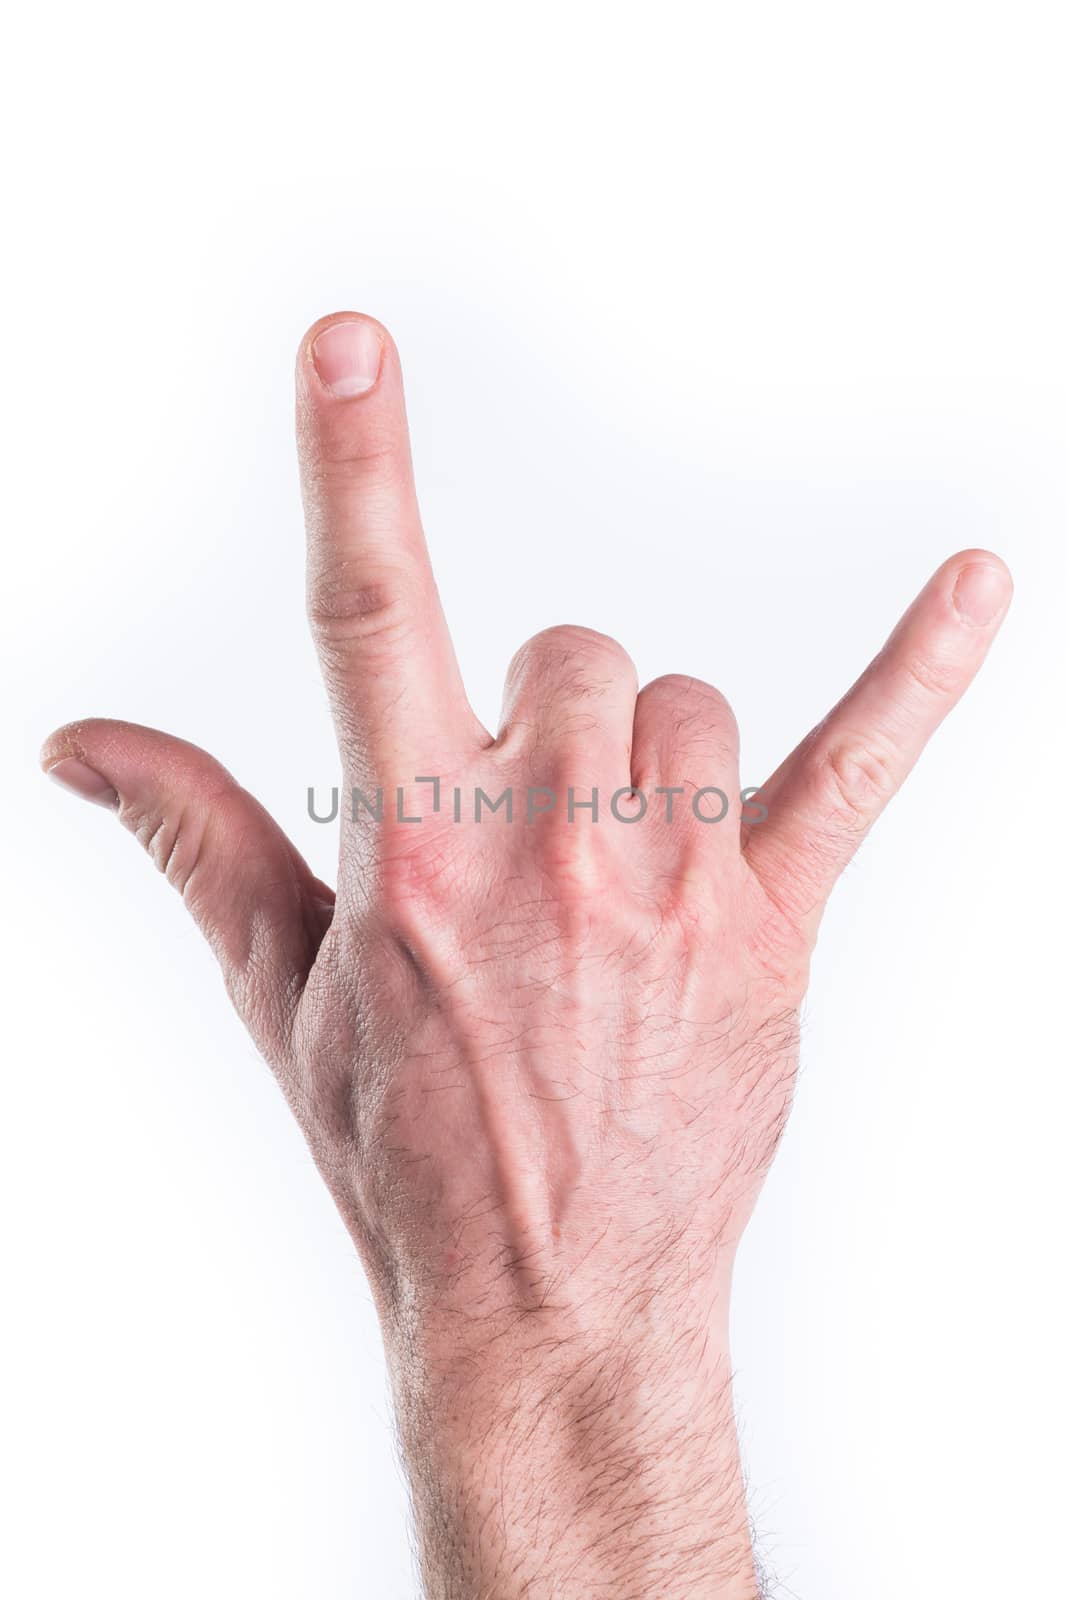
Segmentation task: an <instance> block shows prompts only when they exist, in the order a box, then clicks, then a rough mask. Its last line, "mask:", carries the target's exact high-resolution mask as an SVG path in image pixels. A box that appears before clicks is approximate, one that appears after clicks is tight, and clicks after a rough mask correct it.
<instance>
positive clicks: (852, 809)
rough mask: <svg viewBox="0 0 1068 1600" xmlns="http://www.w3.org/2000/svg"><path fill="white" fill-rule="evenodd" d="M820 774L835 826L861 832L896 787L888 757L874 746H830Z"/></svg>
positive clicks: (855, 744)
mask: <svg viewBox="0 0 1068 1600" xmlns="http://www.w3.org/2000/svg"><path fill="white" fill-rule="evenodd" d="M820 772H821V775H822V778H823V784H824V786H825V788H826V791H827V799H828V802H829V810H830V811H831V812H833V814H834V817H835V820H836V822H837V823H839V824H841V823H842V822H845V823H847V824H852V825H853V826H856V827H858V828H866V827H867V826H868V824H869V823H870V822H871V820H872V818H873V817H874V816H875V815H876V814H877V812H879V811H880V810H881V809H882V807H883V806H884V805H885V804H886V802H887V801H888V800H889V799H890V797H891V795H892V794H893V793H894V790H895V789H896V787H897V784H896V781H895V777H894V766H893V762H892V759H891V757H890V755H889V753H888V752H887V751H885V750H882V749H880V748H879V747H878V746H877V745H876V744H874V743H869V744H862V743H860V742H858V741H850V742H849V743H845V744H835V745H832V746H830V748H829V749H828V750H827V752H826V754H825V755H824V758H823V761H822V763H821V765H820Z"/></svg>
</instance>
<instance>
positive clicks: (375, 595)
mask: <svg viewBox="0 0 1068 1600" xmlns="http://www.w3.org/2000/svg"><path fill="white" fill-rule="evenodd" d="M353 565H354V564H350V563H341V564H339V565H329V566H325V567H323V568H321V569H320V570H318V571H313V572H311V573H310V574H309V577H308V597H307V598H308V620H309V622H310V624H311V627H312V631H313V633H314V634H315V636H316V638H317V639H318V640H319V641H320V642H321V643H323V644H326V645H331V644H346V643H349V642H350V641H352V640H378V641H382V640H386V641H389V640H391V639H395V638H397V637H403V636H404V635H405V634H406V633H407V631H408V626H409V612H408V608H407V606H406V605H405V603H404V591H403V585H402V583H401V582H400V580H399V578H397V577H394V576H393V575H392V574H378V575H375V576H371V575H369V574H367V573H365V572H363V573H358V572H356V571H355V570H353Z"/></svg>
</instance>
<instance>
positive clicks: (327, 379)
mask: <svg viewBox="0 0 1068 1600" xmlns="http://www.w3.org/2000/svg"><path fill="white" fill-rule="evenodd" d="M311 353H312V360H313V362H314V363H315V370H316V372H317V373H318V375H319V381H320V383H321V384H322V385H323V387H324V388H326V389H329V391H330V393H331V394H334V395H337V396H338V398H339V399H342V400H348V399H352V398H353V397H354V396H355V395H360V394H366V393H367V391H368V390H369V389H373V388H374V386H375V384H376V383H377V382H378V373H379V369H380V368H381V365H382V340H381V338H380V337H379V334H378V330H377V329H376V328H375V327H374V325H373V324H372V323H370V322H355V321H353V322H334V323H332V324H331V325H330V327H329V328H324V329H323V331H322V333H321V334H319V336H318V338H317V339H316V340H315V342H314V343H313V345H312V348H311Z"/></svg>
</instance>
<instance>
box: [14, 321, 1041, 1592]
mask: <svg viewBox="0 0 1068 1600" xmlns="http://www.w3.org/2000/svg"><path fill="white" fill-rule="evenodd" d="M297 431H298V438H299V444H300V457H301V470H302V476H303V484H304V496H305V505H306V512H307V526H308V544H309V555H308V605H309V613H310V617H311V623H312V627H313V629H314V633H315V637H316V640H317V642H318V647H319V653H320V657H321V660H322V666H323V671H324V674H325V677H326V682H327V685H328V688H329V691H330V696H331V700H332V704H333V708H334V715H335V721H336V726H337V733H338V742H339V746H340V752H341V760H342V765H343V769H344V784H343V787H342V789H341V795H342V799H341V824H342V826H341V854H340V863H339V870H338V889H337V897H336V902H335V899H334V896H333V894H332V893H331V891H330V890H329V889H328V888H326V886H325V885H323V884H322V883H320V882H318V881H317V880H316V879H315V878H314V877H313V876H312V874H311V873H310V872H309V870H308V868H307V867H306V866H305V864H304V862H303V861H302V860H301V858H300V856H299V854H298V853H297V851H296V850H295V849H294V848H293V846H292V845H291V844H290V843H289V842H288V841H287V840H286V838H285V837H284V836H283V835H282V833H281V832H280V830H279V829H278V828H277V827H276V826H275V824H274V823H273V822H272V821H271V819H270V818H269V817H268V816H267V814H266V813H265V812H264V811H263V810H262V808H261V807H260V806H259V805H258V804H257V803H256V802H255V801H254V800H253V799H252V798H251V797H250V796H249V795H248V794H247V793H246V792H245V791H244V790H242V789H241V788H240V787H239V786H238V785H237V784H236V783H235V782H234V780H233V779H232V778H231V777H230V776H229V774H228V773H226V772H225V771H224V770H223V768H222V767H220V766H219V765H218V764H217V763H216V762H215V761H213V760H212V759H211V758H210V757H209V756H207V755H205V754H204V753H203V752H202V751H200V750H197V749H194V748H193V747H192V746H190V745H186V744H183V743H182V742H181V741H179V740H177V739H174V738H171V737H170V736H168V735H165V734H161V733H155V732H152V731H150V730H149V729H145V728H139V727H134V726H131V725H129V724H125V723H116V722H102V721H89V722H79V723H72V724H70V725H69V726H68V727H66V728H63V729H61V730H60V731H59V732H58V733H56V734H54V735H53V736H52V737H51V739H49V740H48V742H47V744H46V746H45V749H44V752H43V762H44V765H45V767H46V768H47V770H48V771H49V772H50V773H51V775H52V776H53V777H56V778H58V779H60V780H61V781H63V782H65V783H67V784H68V785H69V786H71V787H73V788H75V789H77V790H79V791H80V792H82V793H83V794H86V795H89V796H90V797H91V798H95V799H100V800H102V801H103V802H104V803H106V804H110V805H112V806H114V807H115V808H117V809H118V812H119V815H120V817H121V819H122V821H123V822H124V823H125V824H126V826H127V827H128V828H130V830H131V831H132V832H133V833H135V834H136V835H137V836H138V838H140V839H141V841H142V843H143V844H144V845H145V846H146V848H147V849H148V850H149V852H150V854H151V855H152V856H153V858H154V859H155V861H156V863H157V865H159V866H160V867H161V868H162V869H163V870H164V871H165V872H166V874H167V876H168V878H169V879H170V880H171V882H173V883H174V884H175V885H176V886H177V887H178V889H179V890H180V891H181V893H182V895H183V897H184V899H185V901H186V903H187V904H188V906H189V908H190V910H191V911H192V913H193V915H194V916H195V917H196V919H197V921H198V922H199V924H200V926H201V927H202V929H203V930H204V933H205V934H206V936H207V938H208V939H209V940H210V941H211V944H212V946H213V947H214V949H215V951H216V953H217V955H218V957H219V960H220V962H221V964H222V967H223V971H224V973H225V975H226V980H227V983H228V985H229V989H230V992H231V994H232V996H233V999H234V1003H235V1005H236V1006H237V1008H238V1010H239V1011H240V1013H241V1015H242V1017H243V1018H244V1020H245V1022H246V1023H247V1025H248V1028H249V1030H250V1032H251V1033H252V1035H253V1037H254V1038H255V1040H256V1042H257V1043H258V1045H259V1046H260V1048H261V1049H262V1051H263V1053H264V1055H265V1056H266V1057H267V1059H268V1060H269V1061H270V1063H271V1065H272V1067H273V1068H274V1070H275V1072H276V1073H277V1075H278V1078H279V1081H280V1083H281V1085H282V1087H283V1089H284V1091H285V1093H286V1095H287V1097H288V1099H289V1102H290V1104H291V1106H292V1108H293V1110H294V1113H295V1114H296V1116H297V1118H298V1120H299V1121H300V1124H301V1127H302V1128H303V1130H304V1133H305V1135H306V1136H307V1139H308V1143H309V1145H310V1147H311V1149H312V1152H313V1154H314V1156H315V1159H316V1161H317V1163H318V1165H319V1168H320V1170H321V1171H322V1173H323V1176H324V1177H325V1179H326V1181H327V1183H328V1184H329V1186H330V1189H331V1192H332V1194H333V1195H334V1198H335V1200H336V1201H337V1204H338V1206H339V1208H340V1210H341V1213H342V1216H343V1217H344V1219H345V1221H346V1223H347V1225H348V1227H349V1228H350V1230H351V1232H352V1235H353V1237H354V1239H355V1240H356V1243H357V1245H358V1247H359V1249H360V1252H361V1255H362V1258H363V1261H364V1263H365V1265H366V1268H367V1271H368V1275H369V1278H370V1281H371V1284H372V1286H373V1290H374V1293H375V1296H376V1301H377V1305H378V1308H379V1312H380V1316H381V1320H382V1327H383V1332H384V1337H385V1342H386V1350H387V1354H388V1359H389V1363H390V1368H391V1372H392V1376H393V1382H394V1389H395V1394H396V1401H397V1414H398V1421H399V1428H400V1434H401V1439H402V1444H403V1449H404V1453H405V1458H406V1461H407V1465H408V1470H409V1473H410V1476H411V1480H412V1489H413V1497H414V1504H415V1512H416V1520H417V1525H418V1534H419V1541H420V1549H421V1554H422V1562H423V1568H424V1574H425V1580H426V1585H427V1590H428V1593H429V1594H430V1595H432V1596H434V1597H442V1600H444V1597H449V1600H461V1597H463V1600H475V1597H478V1600H490V1597H493V1600H518V1597H520V1596H523V1597H524V1600H549V1597H550V1596H551V1597H553V1600H590V1597H591V1596H593V1595H604V1596H605V1597H606V1600H607V1597H611V1600H629V1597H634V1600H638V1597H642V1600H647V1597H656V1600H669V1597H674V1596H680V1597H686V1600H695V1597H697V1596H700V1597H702V1600H712V1597H715V1600H720V1597H724V1600H726V1597H730V1600H735V1597H751V1596H754V1595H755V1594H756V1593H757V1589H758V1585H757V1579H756V1574H755V1570H754V1562H753V1556H752V1551H751V1545H750V1538H749V1531H748V1522H747V1516H746V1509H745V1503H744V1497H743V1486H742V1479H741V1474H740V1470H739V1464H738V1456H737V1448H736V1443H735V1434H734V1423H733V1416H732V1408H731V1397H730V1367H729V1358H728V1349H727V1321H728V1318H727V1310H728V1297H729V1289H730V1277H731V1265H732V1261H733V1258H734V1253H735V1249H736V1247H737V1243H738V1239H739V1237H740V1235H741V1232H742V1229H743V1227H744V1226H745V1223H746V1220H747V1218H748V1217H749V1214H750V1212H751V1210H752V1207H753V1203H754V1200H755V1198H756V1195H757V1191H758V1189H759V1187H760V1184H761V1181H762V1179H763V1177H764V1174H765V1172H766V1170H767V1167H768V1163H769V1162H770V1160H771V1157H772V1154H773V1152H774V1150H775V1146H776V1142H777V1140H778V1138H779V1135H780V1133H781V1131H782V1127H783V1124H784V1121H785V1118H786V1115H787V1111H788V1108H789V1103H790V1095H791V1087H792V1083H793V1077H794V1071H795V1065H796V1058H797V1022H796V1018H797V1008H798V1004H799V1002H800V999H801V996H802V994H803V991H804V988H805V984H806V977H807V970H808V960H809V955H810V952H811V949H812V945H813V942H814V940H815V936H816V930H817V926H818V923H819V919H820V915H821V912H822V908H823V905H824V903H825V900H826V897H827V894H828V892H829V891H830V889H831V887H832V885H833V883H834V881H835V879H836V877H837V876H838V874H839V872H840V871H841V870H842V868H843V866H844V865H845V863H846V862H847V861H848V860H849V858H850V856H851V855H852V854H853V852H854V851H855V850H856V848H857V846H858V844H859V842H860V840H861V839H862V838H863V836H864V834H865V833H866V832H867V830H868V828H869V827H870V826H871V824H872V822H873V821H874V819H875V817H876V816H877V815H878V813H879V812H880V811H881V810H882V808H883V806H884V805H885V804H886V802H887V800H888V799H889V798H890V796H891V795H892V794H893V793H894V792H895V790H896V789H897V788H898V786H899V785H900V783H901V782H902V781H903V779H904V778H905V776H906V774H907V773H908V771H909V769H910V768H911V766H912V765H913V763H914V761H915V760H916V758H917V756H918V755H919V753H920V751H921V749H922V748H923V745H924V743H925V741H926V740H927V738H928V737H929V735H930V734H931V733H932V732H933V731H934V729H935V727H936V726H937V725H938V723H939V722H940V721H941V719H942V718H943V716H944V715H945V714H946V712H947V711H948V710H949V709H950V707H951V706H952V705H953V704H954V703H955V702H956V700H957V699H958V698H959V697H960V695H961V694H962V693H963V691H964V689H965V688H966V687H967V685H968V683H969V682H970V681H971V679H972V677H973V676H974V675H975V673H976V671H977V670H978V668H979V665H980V663H981V662H982V659H983V657H984V655H985V654H986V651H987V648H988V646H989V645H990V642H991V639H992V638H993V635H994V633H995V631H996V629H997V626H998V624H999V622H1000V621H1001V618H1002V616H1003V614H1004V612H1005V609H1006V607H1007V605H1008V603H1009V598H1010V593H1011V583H1010V579H1009V575H1008V573H1007V571H1006V570H1005V568H1004V566H1003V565H1002V564H1001V563H1000V562H999V561H998V559H997V558H996V557H994V556H992V555H989V554H987V553H986V552H985V551H978V550H973V551H967V552H965V553H964V554H962V555H958V556H955V557H953V558H952V559H951V560H950V561H948V562H946V564H945V565H944V566H943V567H942V568H941V569H940V570H939V571H938V572H937V573H936V574H935V576H934V577H933V578H932V579H931V581H930V583H929V584H928V585H927V587H926V588H925V589H924V590H923V592H922V593H921V595H920V596H919V598H918V599H917V600H916V601H915V603H914V604H913V606H912V607H911V609H910V610H909V612H908V613H907V614H906V616H905V617H904V619H903V620H902V621H901V623H900V624H899V625H898V627H897V629H896V631H895V632H894V634H893V635H892V637H891V639H890V640H889V642H888V643H887V644H886V646H885V647H884V649H883V650H882V651H881V652H880V654H879V655H878V656H877V657H876V659H875V661H874V662H873V663H872V665H871V666H870V667H869V668H868V670H867V671H866V672H865V674H864V675H863V677H862V678H861V679H860V681H859V682H858V683H857V684H856V685H855V686H854V688H853V689H852V690H850V692H849V693H848V694H847V695H846V697H845V698H844V699H843V700H842V701H841V702H840V704H839V705H838V706H837V707H836V708H835V709H834V710H833V711H832V712H831V713H830V715H829V716H828V717H827V718H826V719H825V720H824V721H823V722H822V723H820V725H819V726H818V727H817V728H816V729H815V730H814V731H813V732H812V733H811V734H810V735H809V736H808V738H807V739H805V740H804V741H803V743H802V744H801V745H800V746H799V747H798V748H797V749H796V750H795V751H794V753H793V754H792V755H791V756H789V757H788V758H787V759H786V761H785V762H784V763H783V764H782V766H780V768H779V769H778V771H777V772H776V773H775V774H774V775H773V776H772V777H771V778H770V779H769V781H768V782H767V783H766V784H765V786H764V787H763V789H762V790H761V791H760V793H759V797H758V800H757V802H756V803H755V804H751V805H749V806H747V807H745V808H744V810H743V806H742V804H741V802H740V798H739V790H740V785H739V776H738V771H737V733H736V729H735V725H734V720H733V717H732V715H731V712H730V709H729V707H728V706H727V704H726V702H725V701H724V700H723V698H722V696H721V695H720V694H718V693H717V691H716V690H715V689H712V688H710V687H709V686H708V685H707V684H704V683H700V682H697V681H695V680H694V679H690V678H681V677H679V678H674V677H669V678H661V679H658V680H657V681H656V682H655V683H651V684H648V685H646V687H645V688H643V689H642V690H641V691H640V692H639V691H638V685H637V681H636V678H635V673H634V668H633V666H632V664H631V662H630V660H629V659H628V657H627V655H626V653H625V652H624V651H623V650H622V648H621V647H620V646H619V645H618V644H616V643H615V642H614V641H613V640H611V639H608V638H605V637H604V636H602V635H600V634H596V633H592V632H590V631H589V630H587V629H584V628H576V627H556V628H551V629H549V630H548V631H547V632H545V633H543V634H539V635H538V636H537V637H536V638H534V639H532V640H531V641H530V642H529V643H528V644H526V645H524V646H523V648H522V649H521V650H520V652H519V654H518V655H517V656H516V657H515V660H514V661H513V663H512V666H511V669H510V670H509V673H508V680H507V686H506V691H505V701H504V713H503V718H502V722H501V727H500V731H499V732H498V734H497V735H496V737H494V736H493V735H491V734H490V733H488V732H487V731H486V730H485V729H484V728H483V727H482V726H481V724H480V723H479V722H478V720H477V719H476V717H475V715H474V713H473V712H472V710H471V708H470V706H469V705H468V702H467V699H466V697H465V694H464V689H463V685H462V683H461V681H460V675H459V672H458V670H457V665H456V660H455V657H454V655H453V650H452V645H451V643H450V640H449V635H448V631H447V629H446V625H445V619H444V617H443V615H442V613H441V609H440V606H439V603H438V598H437V593H436V590H435V587H434V580H433V577H432V575H431V571H430V565H429V562H428V559H427V554H426V549H425V546H424V543H423V534H422V530H421V528H420V523H419V513H418V510H417V507H416V499H415V490H414V486H413V481H412V471H411V462H410V456H409V448H408V439H407V429H406V424H405V417H404V402H403V395H402V390H401V377H400V368H399V364H398V360H397V354H396V351H395V349H394V347H393V344H392V342H391V341H390V339H389V336H388V335H387V334H386V332H385V331H384V329H382V328H381V327H380V326H379V325H378V324H377V323H376V322H374V321H372V320H371V319H369V318H366V317H358V316H352V315H340V316H336V317H331V318H327V319H325V320H324V321H323V322H321V323H318V324H317V325H316V326H315V327H314V328H312V330H311V331H310V332H309V334H308V335H307V337H306V339H305V340H304V342H303V344H302V345H301V349H300V354H299V358H298V365H297ZM418 780H422V781H418ZM430 780H436V782H435V781H430ZM353 789H356V790H358V791H360V793H361V794H362V795H363V796H364V797H365V800H366V802H367V803H366V804H362V803H360V801H359V799H357V809H358V812H359V815H358V817H357V819H356V820H355V821H353V820H352V817H351V811H350V798H351V793H352V790H353ZM379 789H381V790H382V796H383V799H382V807H381V812H382V815H381V820H376V819H375V818H374V817H372V816H371V815H370V811H371V809H373V808H374V807H375V806H376V803H377V791H378V790H379ZM398 790H400V791H401V794H400V796H399V801H400V804H399V805H398V793H397V792H398ZM509 790H510V791H511V795H512V811H511V818H509V815H508V811H507V808H506V805H505V804H504V803H503V802H501V803H499V804H498V805H497V809H496V810H493V809H491V807H490V803H491V802H493V803H497V802H499V801H500V797H501V796H502V795H503V794H504V793H505V792H506V791H509ZM631 790H633V791H635V792H634V793H631V792H630V791H631ZM477 791H481V792H482V795H483V797H484V798H483V799H482V800H480V801H478V806H479V810H480V813H481V815H480V817H479V818H478V820H476V815H475V807H476V799H477ZM594 791H596V792H597V805H598V811H597V819H596V821H595V820H594V813H593V811H592V810H591V809H590V804H591V802H592V800H593V797H594ZM701 791H704V793H701ZM457 793H458V794H459V801H458V802H457V800H456V795H457ZM720 795H722V800H721V798H720ZM550 796H551V797H552V803H551V804H550V798H549V797H550ZM724 801H725V802H726V805H725V808H724ZM435 802H436V804H435ZM457 807H458V810H459V819H458V820H457ZM720 813H723V814H722V816H721V820H719V821H713V820H711V819H713V818H715V817H716V816H717V814H720ZM414 816H421V817H422V820H421V821H420V822H418V823H413V822H409V821H402V820H400V818H401V817H414Z"/></svg>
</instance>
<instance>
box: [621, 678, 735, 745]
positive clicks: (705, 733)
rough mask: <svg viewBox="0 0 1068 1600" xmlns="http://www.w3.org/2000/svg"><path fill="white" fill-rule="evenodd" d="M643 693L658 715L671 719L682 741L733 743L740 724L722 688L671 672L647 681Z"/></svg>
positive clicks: (673, 728) (676, 733) (642, 695)
mask: <svg viewBox="0 0 1068 1600" xmlns="http://www.w3.org/2000/svg"><path fill="white" fill-rule="evenodd" d="M641 697H642V699H643V700H645V701H646V702H647V703H648V704H650V705H651V706H652V707H653V708H654V709H655V711H656V713H657V715H658V717H663V718H665V719H666V720H670V722H671V724H672V732H673V733H674V735H675V736H676V738H677V739H678V740H679V741H680V742H683V743H686V744H690V743H692V742H696V743H700V744H709V743H711V744H714V745H715V746H716V747H717V748H722V747H724V746H729V745H732V744H734V742H735V741H736V740H737V738H738V724H737V721H736V719H735V716H734V712H733V710H732V709H731V706H730V703H729V702H728V700H727V699H726V697H725V696H724V695H722V694H721V693H720V691H719V690H718V689H716V688H714V687H713V686H712V684H710V683H704V682H703V681H702V680H701V679H700V678H691V677H689V676H688V675H687V674H686V673H680V672H670V673H666V674H665V675H664V676H663V677H660V678H654V679H653V681H652V682H651V683H648V684H646V686H645V688H644V689H643V690H642V694H641Z"/></svg>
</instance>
